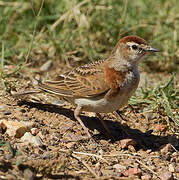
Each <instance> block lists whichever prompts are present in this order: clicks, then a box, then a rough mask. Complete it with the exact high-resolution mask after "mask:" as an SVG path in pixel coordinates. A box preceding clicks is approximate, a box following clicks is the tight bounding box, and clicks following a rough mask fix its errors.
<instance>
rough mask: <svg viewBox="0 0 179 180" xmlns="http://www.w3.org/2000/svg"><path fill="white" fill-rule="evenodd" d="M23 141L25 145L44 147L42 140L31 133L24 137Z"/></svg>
mask: <svg viewBox="0 0 179 180" xmlns="http://www.w3.org/2000/svg"><path fill="white" fill-rule="evenodd" d="M21 141H22V142H24V145H28V144H32V145H33V146H35V147H36V146H42V145H43V143H42V140H41V139H40V138H39V137H38V136H33V135H32V134H31V133H30V132H26V133H25V134H24V136H22V137H21Z"/></svg>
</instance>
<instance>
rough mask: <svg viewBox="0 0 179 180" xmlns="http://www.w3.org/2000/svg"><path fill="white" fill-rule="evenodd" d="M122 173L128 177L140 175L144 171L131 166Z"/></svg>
mask: <svg viewBox="0 0 179 180" xmlns="http://www.w3.org/2000/svg"><path fill="white" fill-rule="evenodd" d="M122 174H123V175H124V176H126V177H129V176H140V175H141V174H142V171H141V170H140V169H139V168H129V169H127V170H124V171H122Z"/></svg>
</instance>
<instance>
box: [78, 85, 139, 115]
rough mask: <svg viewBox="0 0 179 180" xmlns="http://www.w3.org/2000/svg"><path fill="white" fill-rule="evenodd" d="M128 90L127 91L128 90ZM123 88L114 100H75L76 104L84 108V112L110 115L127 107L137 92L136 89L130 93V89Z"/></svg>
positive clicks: (102, 98) (103, 98)
mask: <svg viewBox="0 0 179 180" xmlns="http://www.w3.org/2000/svg"><path fill="white" fill-rule="evenodd" d="M126 88H127V89H126ZM126 88H123V89H121V90H120V91H119V93H118V95H117V96H116V97H115V98H112V99H108V100H107V99H106V98H105V97H101V98H98V99H95V98H79V99H75V101H74V102H75V104H76V105H77V106H80V107H82V110H84V111H89V112H96V113H109V112H113V111H116V110H118V109H120V108H121V107H123V106H125V105H126V104H127V102H128V100H129V99H130V97H131V96H132V94H133V93H134V92H135V90H136V88H135V89H132V90H131V91H129V89H128V87H126Z"/></svg>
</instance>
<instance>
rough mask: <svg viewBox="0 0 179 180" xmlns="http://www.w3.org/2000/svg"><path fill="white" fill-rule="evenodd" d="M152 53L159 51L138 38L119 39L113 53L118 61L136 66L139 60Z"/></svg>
mask: <svg viewBox="0 0 179 180" xmlns="http://www.w3.org/2000/svg"><path fill="white" fill-rule="evenodd" d="M153 52H159V50H157V49H154V48H152V47H151V46H150V45H148V43H147V42H146V41H145V40H144V39H142V38H140V37H138V36H126V37H124V38H122V39H120V40H119V42H118V43H117V45H116V47H115V49H114V51H113V53H114V54H115V56H117V57H118V58H119V59H120V60H125V61H127V62H128V63H130V64H138V62H139V60H140V59H142V58H143V57H144V56H147V55H149V54H151V53H153Z"/></svg>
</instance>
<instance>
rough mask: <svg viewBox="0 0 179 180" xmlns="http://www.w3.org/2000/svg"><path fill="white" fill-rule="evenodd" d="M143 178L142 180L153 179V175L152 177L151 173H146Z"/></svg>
mask: <svg viewBox="0 0 179 180" xmlns="http://www.w3.org/2000/svg"><path fill="white" fill-rule="evenodd" d="M141 179H142V180H151V179H152V177H151V175H149V174H145V175H143V176H142V177H141Z"/></svg>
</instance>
